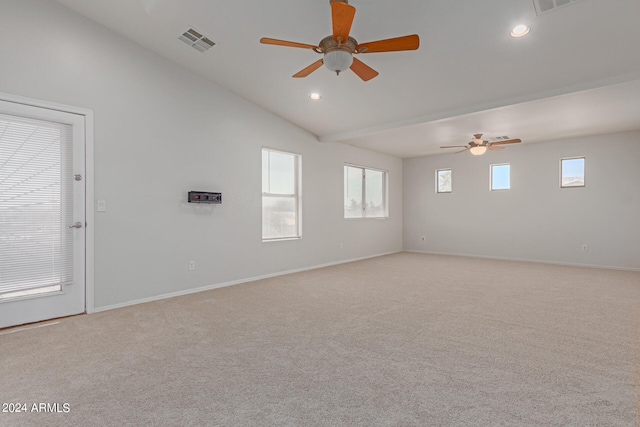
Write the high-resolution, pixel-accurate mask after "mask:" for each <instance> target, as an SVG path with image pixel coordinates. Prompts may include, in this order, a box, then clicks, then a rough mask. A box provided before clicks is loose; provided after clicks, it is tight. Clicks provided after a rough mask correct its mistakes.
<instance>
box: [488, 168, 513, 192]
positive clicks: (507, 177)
mask: <svg viewBox="0 0 640 427" xmlns="http://www.w3.org/2000/svg"><path fill="white" fill-rule="evenodd" d="M510 188H511V165H509V164H508V163H505V164H501V165H491V191H494V190H509V189H510Z"/></svg>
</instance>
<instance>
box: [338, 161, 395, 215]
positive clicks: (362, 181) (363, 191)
mask: <svg viewBox="0 0 640 427" xmlns="http://www.w3.org/2000/svg"><path fill="white" fill-rule="evenodd" d="M344 217H345V218H386V217H387V172H386V171H382V170H377V169H368V168H363V167H359V166H352V165H345V166H344Z"/></svg>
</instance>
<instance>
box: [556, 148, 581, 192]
mask: <svg viewBox="0 0 640 427" xmlns="http://www.w3.org/2000/svg"><path fill="white" fill-rule="evenodd" d="M579 159H582V163H583V164H582V185H563V184H562V163H563V162H564V161H565V160H579ZM586 185H587V158H586V157H585V156H576V157H563V158H561V159H560V188H583V187H586Z"/></svg>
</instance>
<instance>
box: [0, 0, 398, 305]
mask: <svg viewBox="0 0 640 427" xmlns="http://www.w3.org/2000/svg"><path fill="white" fill-rule="evenodd" d="M210 54H214V55H215V53H210ZM0 60H1V63H2V66H1V67H0V92H5V93H11V94H15V95H21V96H27V97H31V98H36V99H41V100H46V101H51V102H56V103H62V104H68V105H73V106H78V107H83V108H88V109H91V110H93V111H94V117H95V135H94V136H95V196H96V199H102V200H106V202H107V212H105V213H96V214H95V215H96V217H95V218H96V223H95V307H96V308H98V309H99V308H101V307H108V306H113V305H118V304H123V303H127V302H130V301H136V300H140V299H145V298H152V297H154V296H158V295H163V294H167V293H173V292H182V291H185V290H189V289H197V288H200V287H205V286H210V285H214V284H221V283H226V282H231V281H238V280H243V279H247V278H252V277H258V276H262V275H268V274H273V273H277V272H282V271H287V270H293V269H301V268H307V267H312V266H317V265H321V264H325V263H333V262H340V261H344V260H349V259H355V258H361V257H367V256H373V255H377V254H383V253H389V252H395V251H399V250H401V249H402V161H401V160H400V159H397V158H393V157H390V156H385V155H381V154H376V153H373V152H368V151H364V150H360V149H356V148H352V147H348V146H344V145H340V144H325V143H320V142H318V141H317V140H316V139H315V138H314V137H313V136H311V135H309V134H308V133H306V132H304V131H303V130H301V129H299V128H297V127H295V126H293V125H291V124H289V123H287V122H285V121H283V120H281V119H280V118H278V117H276V116H274V115H272V114H271V113H269V112H267V111H265V110H262V109H261V108H259V107H257V106H255V105H252V104H250V103H248V102H247V101H245V100H243V99H241V98H239V97H237V96H235V95H233V94H231V93H229V92H228V91H226V90H225V89H223V88H221V87H219V86H216V85H214V84H212V83H210V82H207V81H205V80H203V79H202V78H200V77H198V76H196V75H194V74H192V73H189V72H188V71H186V70H185V69H183V68H181V67H179V66H178V65H175V64H172V63H170V62H168V61H166V60H165V59H163V58H161V57H159V56H157V55H155V54H153V53H151V52H149V51H147V50H145V49H143V48H141V47H140V46H138V45H136V44H134V43H131V42H129V41H127V40H126V39H124V38H122V37H120V36H118V35H116V34H114V33H112V32H110V31H109V30H107V29H104V28H103V27H100V26H98V25H97V24H95V23H93V22H92V21H89V20H87V19H85V18H83V17H81V16H80V15H77V14H75V13H74V12H71V11H70V10H68V9H66V8H64V7H62V6H60V5H58V4H57V3H54V2H51V1H39V0H20V1H18V0H15V1H3V2H1V3H0ZM265 84H268V82H265ZM262 146H268V147H272V148H277V149H281V150H287V151H293V152H296V153H299V154H301V155H302V164H303V178H302V186H303V202H302V210H303V214H302V220H303V238H302V239H301V240H298V241H285V242H273V243H262V241H261V195H260V192H261V151H260V150H261V147H262ZM344 162H349V163H356V164H361V165H366V166H371V167H375V168H381V169H387V170H388V171H389V177H390V218H389V219H388V220H356V221H354V220H349V221H347V220H344V219H343V213H342V205H343V201H342V197H343V182H342V180H343V169H342V167H343V163H344ZM189 190H203V191H219V192H222V194H223V204H222V205H217V206H192V205H188V204H187V203H185V199H186V194H187V191H189ZM94 206H95V204H94ZM90 208H91V207H90ZM89 226H91V224H90V225H89ZM340 243H343V246H344V248H343V249H342V250H341V249H340ZM188 260H195V262H196V271H193V272H190V271H188V269H187V262H188Z"/></svg>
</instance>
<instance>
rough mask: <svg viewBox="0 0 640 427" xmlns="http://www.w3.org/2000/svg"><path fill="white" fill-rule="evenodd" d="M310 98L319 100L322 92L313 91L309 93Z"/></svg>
mask: <svg viewBox="0 0 640 427" xmlns="http://www.w3.org/2000/svg"><path fill="white" fill-rule="evenodd" d="M309 98H310V99H311V100H313V101H318V100H319V99H320V98H322V97H321V96H320V94H319V93H318V92H312V93H310V94H309Z"/></svg>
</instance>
